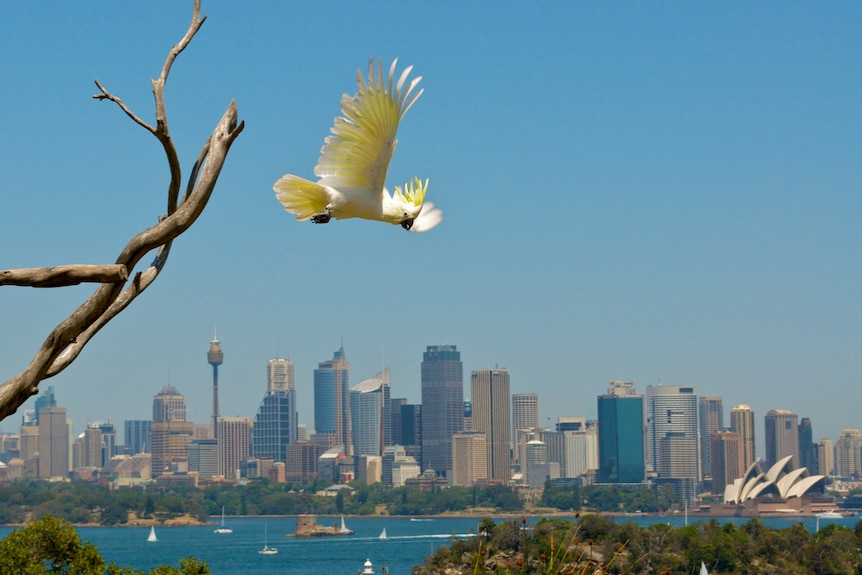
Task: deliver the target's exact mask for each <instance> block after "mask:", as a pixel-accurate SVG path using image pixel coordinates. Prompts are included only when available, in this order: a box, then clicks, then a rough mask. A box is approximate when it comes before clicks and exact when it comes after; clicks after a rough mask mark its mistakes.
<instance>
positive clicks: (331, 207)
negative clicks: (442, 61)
mask: <svg viewBox="0 0 862 575" xmlns="http://www.w3.org/2000/svg"><path fill="white" fill-rule="evenodd" d="M397 62H398V60H397V59H396V60H394V61H393V62H392V65H391V66H390V67H389V73H388V74H386V75H384V73H383V64H382V62H379V63H378V64H377V67H376V68H375V66H374V59H373V58H372V59H371V61H370V62H369V64H368V77H367V78H364V77H363V76H362V73H361V72H360V71H357V72H356V82H357V84H358V86H359V91H358V92H357V93H356V94H355V95H353V96H348V95H347V94H345V95H344V96H342V97H341V113H342V114H343V116H339V117H337V118H335V124H334V125H333V126H332V130H331V132H332V135H331V136H327V137H326V139H325V140H324V143H323V147H322V148H321V150H320V159H319V160H318V161H317V166H315V168H314V175H315V176H317V177H318V178H319V179H318V180H317V181H316V182H312V181H310V180H306V179H304V178H300V177H299V176H294V175H292V174H286V175H284V176H282V177H281V178H279V180H278V181H277V182H275V184H274V185H273V186H272V189H273V190H274V191H275V196H276V198H277V199H278V201H279V202H281V204H282V205H283V206H284V209H285V210H287V211H288V212H290V213H292V214H295V215H296V219H297V220H308V219H310V220H311V221H312V222H314V223H317V224H325V223H327V222H329V220H330V219H332V218H335V219H346V218H364V219H366V220H378V221H381V222H389V223H390V224H400V225H401V227H403V228H404V229H405V230H410V231H414V232H424V231H428V230H430V229H431V228H433V227H434V226H436V225H437V224H438V223H440V220H441V219H442V212H441V211H440V210H439V209H435V208H434V204H432V203H431V202H425V193H426V192H427V191H428V180H427V179H426V180H425V181H424V182H423V181H422V180H420V179H419V178H413V180H411V181H410V182H408V183H407V184H405V185H404V188H403V189H402V188H401V187H400V186H396V187H395V194H393V195H390V194H389V192H388V191H387V190H386V188H385V187H384V186H385V183H386V170H387V169H388V168H389V161H390V160H391V159H392V154H393V152H395V145H396V143H397V140H396V139H395V133H396V132H397V131H398V124H399V123H400V122H401V118H403V117H404V114H405V113H406V112H407V110H409V109H410V106H412V105H413V103H414V102H415V101H416V99H417V98H419V96H420V95H422V91H423V90H421V89H420V90H418V91H417V92H415V93H414V92H413V90H414V88H416V85H417V84H418V83H419V81H420V80H421V79H422V77H421V76H419V77H416V78H413V79H412V80H410V83H409V84H407V85H406V86H405V82H407V77H408V76H409V75H410V71H411V70H412V69H413V67H412V66H408V67H407V68H406V69H405V70H404V71H403V72H401V76H399V78H398V81H397V82H395V81H394V80H395V65H396V64H397ZM393 83H394V86H393Z"/></svg>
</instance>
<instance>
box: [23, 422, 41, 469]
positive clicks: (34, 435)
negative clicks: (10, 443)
mask: <svg viewBox="0 0 862 575" xmlns="http://www.w3.org/2000/svg"><path fill="white" fill-rule="evenodd" d="M19 435H20V436H21V441H20V443H19V445H18V453H19V457H20V458H21V459H23V460H24V461H27V460H28V459H37V458H38V457H39V426H38V425H22V426H21V429H20V430H19Z"/></svg>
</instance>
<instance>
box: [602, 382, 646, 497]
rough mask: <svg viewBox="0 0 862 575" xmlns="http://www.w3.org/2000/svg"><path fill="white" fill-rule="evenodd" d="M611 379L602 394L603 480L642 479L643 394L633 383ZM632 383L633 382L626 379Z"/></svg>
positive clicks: (627, 480) (633, 480)
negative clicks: (638, 391)
mask: <svg viewBox="0 0 862 575" xmlns="http://www.w3.org/2000/svg"><path fill="white" fill-rule="evenodd" d="M615 383H619V382H611V385H610V387H609V388H608V394H607V395H600V396H599V398H598V412H599V472H598V481H599V483H642V482H643V480H644V477H645V475H646V474H645V468H644V419H643V396H641V395H634V387H633V386H631V385H626V386H616V385H614V384H615ZM625 383H630V382H625Z"/></svg>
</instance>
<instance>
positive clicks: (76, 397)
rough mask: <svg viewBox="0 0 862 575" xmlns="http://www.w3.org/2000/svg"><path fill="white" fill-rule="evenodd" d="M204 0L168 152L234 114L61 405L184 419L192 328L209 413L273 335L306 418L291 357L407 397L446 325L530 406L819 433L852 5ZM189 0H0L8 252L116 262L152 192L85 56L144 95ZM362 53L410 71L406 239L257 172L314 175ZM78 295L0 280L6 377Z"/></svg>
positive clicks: (835, 382)
mask: <svg viewBox="0 0 862 575" xmlns="http://www.w3.org/2000/svg"><path fill="white" fill-rule="evenodd" d="M203 12H204V13H205V14H207V15H208V16H209V18H208V20H207V21H206V23H205V24H204V26H203V28H202V30H201V31H200V33H199V35H198V37H197V38H195V40H194V42H193V43H192V45H191V46H190V47H189V49H188V50H187V51H186V52H185V53H183V54H182V55H181V56H180V57H179V59H178V60H177V62H176V64H175V66H174V69H173V71H172V73H171V77H170V80H169V82H168V86H167V90H166V93H167V104H168V114H169V121H170V124H171V131H172V134H173V135H174V138H175V140H176V142H177V145H178V148H179V150H180V153H181V155H182V160H183V168H184V170H185V172H184V176H187V173H188V170H189V169H190V167H191V165H192V162H193V161H194V158H195V157H196V156H197V153H198V151H199V149H200V147H201V145H202V144H203V142H204V141H205V139H206V138H207V137H208V135H209V134H210V132H211V131H212V128H213V126H214V125H215V123H216V121H217V120H218V118H219V117H220V116H221V114H222V112H223V111H224V109H225V108H226V107H227V105H228V104H229V103H230V101H231V99H235V100H236V102H237V106H238V108H239V117H240V119H242V120H245V122H246V129H245V131H244V133H243V134H242V135H241V136H240V138H239V139H238V140H237V142H236V143H235V145H234V147H233V149H232V150H231V153H230V155H229V156H228V159H227V162H226V166H225V169H224V172H223V173H222V175H221V177H220V179H219V182H218V185H217V187H216V190H215V193H214V195H213V197H212V199H211V201H210V203H209V205H208V207H207V209H206V210H205V211H204V213H203V215H202V216H201V217H200V219H199V221H198V222H197V223H195V225H194V226H193V227H192V229H191V230H190V231H188V232H187V233H186V234H184V235H183V236H182V237H181V238H180V239H179V240H178V241H177V242H176V243H175V244H174V247H173V249H172V253H171V259H170V261H169V263H168V265H167V267H166V268H165V270H164V271H163V273H162V275H161V277H160V278H159V280H158V282H156V284H155V285H154V286H153V287H151V288H150V289H149V290H148V291H147V292H146V293H145V294H144V295H143V296H142V297H141V298H139V299H138V300H137V301H135V302H134V304H133V305H132V306H131V307H130V308H129V309H128V310H126V311H125V312H124V313H123V314H121V315H120V316H119V317H118V318H116V319H115V320H114V321H113V322H111V323H110V324H109V325H108V326H107V327H106V328H105V329H104V330H102V332H100V333H99V334H98V335H97V336H96V337H95V338H94V340H93V341H92V342H91V343H90V344H88V346H87V347H86V349H85V350H84V352H83V353H82V354H81V356H80V358H79V359H78V360H77V361H76V362H75V364H73V365H72V366H71V367H70V368H69V369H67V370H66V371H64V372H63V373H62V374H61V375H59V376H58V377H56V378H53V379H51V380H49V381H47V382H45V383H43V386H47V385H53V386H54V388H55V393H56V396H57V400H58V403H59V404H60V405H63V406H65V407H67V408H68V410H69V417H70V418H71V419H72V420H73V421H74V424H75V429H76V430H80V429H82V428H83V426H84V425H85V424H86V422H87V421H88V420H90V421H104V420H106V419H107V418H110V419H111V420H112V421H114V422H116V423H118V424H119V423H121V422H122V421H123V420H125V419H143V418H147V417H149V415H150V411H151V407H152V399H153V395H155V394H156V393H157V392H158V391H159V390H160V389H161V388H162V387H163V386H164V385H166V384H171V385H174V386H175V387H176V388H177V389H178V390H179V391H180V392H181V393H182V394H184V395H185V396H186V401H187V404H188V407H189V413H188V417H189V419H191V420H194V421H196V422H206V421H207V420H208V419H209V417H210V416H211V409H212V402H211V384H212V380H211V370H210V366H209V365H207V363H206V352H207V349H208V346H209V341H210V339H212V337H213V334H214V332H215V330H217V333H218V338H219V339H220V340H221V345H222V349H223V350H224V353H225V359H224V364H223V365H222V366H221V368H220V373H219V377H220V379H219V384H220V400H221V410H222V413H223V414H224V415H241V416H247V417H252V416H253V415H254V412H255V410H256V408H257V406H258V403H259V402H260V398H261V396H262V395H263V393H264V390H265V365H266V361H267V360H268V359H271V358H274V357H288V358H290V359H292V360H293V361H294V362H295V364H296V388H297V400H298V403H299V411H300V421H302V422H304V423H306V424H308V426H309V427H311V426H312V425H313V418H312V391H311V381H312V373H313V370H314V369H315V368H316V367H317V365H318V363H319V362H322V361H325V360H327V359H329V358H331V357H332V353H333V351H335V350H337V349H339V348H340V347H341V345H342V344H343V346H344V349H345V353H346V356H347V358H348V360H349V361H350V379H351V383H352V384H355V383H358V382H360V381H362V380H363V379H366V378H369V377H371V376H372V375H374V374H375V373H377V372H378V371H379V370H380V369H381V368H382V367H384V366H388V367H390V368H391V380H392V395H393V397H407V398H408V399H409V400H410V401H411V402H419V400H420V394H419V381H420V378H419V365H420V362H421V359H422V352H423V351H424V350H425V348H426V346H428V345H434V344H440V343H448V344H454V345H457V346H458V349H459V350H460V352H461V358H462V361H463V363H464V370H465V372H467V373H469V371H470V370H473V369H482V368H490V367H494V366H497V365H498V366H501V367H506V368H507V369H508V370H509V373H510V376H511V389H512V392H514V393H517V392H536V393H538V394H539V396H540V410H541V413H540V415H541V422H542V423H543V424H547V423H548V422H549V421H550V422H554V421H556V419H557V418H558V417H561V416H570V415H576V416H585V417H594V416H595V409H596V396H597V395H599V394H602V393H604V392H605V390H606V387H607V382H608V381H609V380H612V379H626V380H633V381H635V382H636V385H637V386H638V388H639V389H641V390H643V389H645V388H646V386H647V385H656V384H658V383H665V384H670V385H691V386H694V387H695V388H696V389H697V393H698V394H699V395H718V396H721V397H722V398H723V401H724V406H725V411H729V409H730V408H731V407H732V406H734V405H736V404H739V403H746V404H749V405H751V406H752V408H753V409H754V411H755V413H756V416H757V424H758V426H761V425H762V416H763V415H765V414H766V412H767V411H769V410H770V409H777V408H781V409H789V410H792V411H794V412H796V413H798V414H799V415H800V417H810V418H811V420H812V422H813V429H814V436H815V439H817V438H820V437H829V438H831V439H833V440H834V439H835V438H836V437H837V435H838V433H839V432H840V430H841V429H842V428H847V427H850V428H852V427H856V428H860V427H862V420H860V416H859V413H858V404H859V400H860V392H859V389H858V385H857V382H858V381H859V376H860V371H862V359H860V354H859V349H860V348H862V345H860V344H862V335H860V330H859V325H860V319H862V313H860V305H859V298H858V294H859V293H860V288H862V273H860V272H862V270H860V252H859V249H858V246H859V245H860V244H862V241H860V240H862V231H860V226H859V224H858V214H859V213H860V208H862V201H860V195H859V192H858V189H859V185H860V182H862V170H860V166H862V162H860V160H862V157H860V151H862V136H860V134H862V112H860V107H859V104H858V103H859V102H860V101H862V98H860V97H862V89H860V77H861V76H860V72H862V70H860V62H862V44H860V42H859V41H858V28H859V23H860V21H862V19H860V16H862V7H860V6H858V5H852V4H841V5H838V4H834V5H826V6H825V7H824V6H821V5H788V4H784V3H781V4H779V3H763V4H757V5H754V6H751V5H707V6H703V5H676V6H665V7H658V8H657V7H652V6H637V7H632V6H613V7H608V6H605V5H599V4H595V5H590V4H587V5H569V4H553V5H547V6H542V7H541V9H540V8H537V7H535V6H532V5H522V4H517V3H502V4H496V5H495V6H494V8H493V10H491V9H489V8H488V7H485V6H463V5H457V4H455V3H452V4H451V5H450V4H442V5H441V4H435V5H433V6H432V5H399V4H393V5H385V6H379V7H376V8H375V9H371V8H370V7H368V6H365V5H361V4H356V5H348V4H334V5H333V4H314V3H308V4H305V5H294V4H283V5H282V4H275V5H267V4H266V3H264V4H258V5H238V4H235V3H230V2H224V1H206V0H204V2H203ZM190 15H191V3H190V2H189V3H185V2H167V1H159V2H151V3H147V4H146V5H143V4H142V5H127V4H115V3H110V2H97V3H88V4H87V5H83V6H79V5H73V4H68V5H67V4H57V5H51V6H42V5H40V6H38V7H34V6H30V5H26V4H21V5H11V6H7V7H6V8H5V10H4V18H3V19H2V20H0V52H2V56H0V62H2V64H0V70H2V72H3V74H4V78H5V79H6V81H5V82H4V83H3V86H2V88H0V99H2V102H3V103H4V107H5V109H6V110H7V111H9V113H8V114H7V115H6V116H7V117H6V118H5V122H6V131H7V137H6V138H3V139H2V141H0V153H2V157H3V162H2V165H3V168H2V170H0V189H2V190H3V197H4V207H3V210H0V230H2V232H0V233H2V240H3V241H2V242H0V261H2V262H3V264H2V267H3V268H4V269H5V268H18V267H34V266H48V265H59V264H66V263H108V262H112V261H113V260H114V259H115V258H116V256H117V253H118V252H119V250H120V249H121V248H122V246H123V245H124V244H125V242H126V241H127V240H128V238H129V237H130V236H131V235H133V234H134V233H137V232H138V231H140V230H141V229H144V228H145V227H147V226H150V225H152V224H154V223H155V222H156V221H157V217H158V216H159V215H161V214H162V213H163V212H164V205H163V201H164V200H163V197H164V193H163V191H164V189H165V187H166V185H167V176H168V173H167V167H166V162H165V159H164V154H163V152H162V151H161V148H160V147H159V146H158V144H157V142H156V141H155V139H153V138H152V136H150V135H149V134H147V133H146V132H145V131H144V130H142V129H141V128H140V127H139V126H137V125H135V124H134V123H133V122H131V121H130V120H129V118H127V117H126V116H125V115H124V114H122V112H121V111H120V110H119V109H117V107H116V106H114V105H113V104H110V103H106V102H101V103H100V102H96V101H93V100H92V99H91V97H90V96H91V95H92V94H93V93H95V91H96V88H95V86H94V84H93V81H94V80H96V79H98V80H100V81H101V82H102V83H103V84H104V85H105V86H106V87H107V88H109V89H110V90H111V91H112V92H114V93H115V94H117V95H118V96H119V97H121V98H123V100H124V101H125V102H126V103H127V104H128V105H129V106H130V107H131V108H132V109H133V110H135V111H136V112H137V113H138V114H140V115H141V116H143V117H145V118H147V119H150V118H151V117H152V94H151V87H150V85H149V81H148V80H149V78H150V77H154V76H156V75H157V74H158V70H159V69H160V67H161V65H162V63H163V61H164V58H165V55H166V54H167V51H168V50H169V49H170V47H171V46H172V45H173V44H174V43H175V42H176V41H177V40H178V39H179V38H180V37H181V35H182V34H183V33H184V31H185V29H186V28H187V26H188V22H189V17H190ZM22 46H26V47H27V49H26V50H22V49H21V47H22ZM372 56H374V57H379V58H382V59H383V60H384V61H385V62H389V61H391V60H392V59H393V58H395V57H398V58H399V64H400V66H407V65H414V66H415V68H414V73H415V74H417V75H421V76H423V80H422V83H421V86H422V87H424V88H425V93H424V94H423V95H422V97H421V98H420V99H419V100H418V101H417V103H416V104H415V105H414V106H413V108H411V110H410V111H409V112H408V114H407V115H406V117H405V119H404V121H403V122H402V125H401V127H400V129H399V146H398V149H397V151H396V153H395V155H394V158H393V161H392V164H391V166H390V171H389V177H388V181H387V185H388V187H389V189H390V190H391V189H392V188H393V187H394V186H395V185H401V184H403V183H404V182H405V181H407V179H408V178H412V177H413V176H419V177H422V178H425V177H427V178H429V179H430V186H429V191H428V199H429V200H431V201H433V202H434V203H435V205H437V206H438V207H440V208H442V209H443V211H444V219H443V222H442V223H441V224H440V226H438V227H437V228H436V229H434V230H432V231H431V232H429V233H427V234H421V235H419V234H405V233H404V231H403V230H401V229H400V228H399V227H393V226H388V225H385V224H379V223H370V222H364V221H338V222H332V223H330V224H328V225H326V226H314V225H312V224H310V223H308V222H304V223H298V222H295V221H294V218H293V216H291V215H290V214H286V213H285V212H284V211H283V209H282V208H281V206H280V205H279V204H278V202H276V200H275V199H274V197H273V193H272V183H273V182H274V181H275V180H276V179H277V178H278V177H280V176H281V175H283V174H284V173H288V172H290V173H296V174H300V175H303V176H305V177H311V176H312V169H313V167H314V165H315V163H316V161H317V158H318V154H319V150H320V146H321V145H322V143H323V138H324V137H325V136H326V135H327V134H328V133H329V129H330V127H331V125H332V118H333V117H334V116H336V115H338V114H339V113H340V110H339V107H338V103H339V99H340V97H341V95H342V93H349V94H352V93H354V91H355V88H356V84H355V71H356V69H357V68H360V69H363V70H364V69H365V68H366V66H367V62H368V59H369V58H370V57H372ZM145 262H147V263H148V262H149V258H145ZM91 290H92V288H91V287H86V286H85V287H73V288H62V289H54V290H34V289H25V288H12V287H4V288H2V290H0V307H2V310H3V312H2V322H0V323H2V326H3V329H2V331H0V350H2V351H0V371H2V374H3V375H2V379H3V380H5V379H7V378H8V377H11V376H13V375H14V374H15V373H17V372H18V371H20V370H21V369H23V368H24V367H25V366H26V364H27V362H29V360H30V359H31V357H32V356H33V354H34V353H35V352H36V350H37V349H38V346H39V345H40V344H41V342H42V341H43V339H44V338H45V337H46V335H47V334H48V332H49V331H50V330H51V328H53V326H54V325H56V324H57V323H58V322H59V321H61V320H62V319H63V318H65V317H66V316H67V315H68V314H69V313H70V312H71V311H72V310H73V309H74V308H75V307H76V306H77V305H79V304H80V303H81V302H82V301H83V300H84V299H85V298H86V297H87V296H88V295H89V293H90V292H91ZM466 379H467V380H466V381H465V391H466V390H467V389H468V387H469V378H466ZM23 409H32V401H31V402H28V404H27V405H25V407H24V408H23ZM724 423H725V425H727V421H725V422H724ZM19 424H20V411H19V413H18V414H15V415H13V416H11V417H10V418H8V419H7V420H5V421H3V422H2V423H0V430H3V431H13V430H15V429H16V428H17V426H18V425H19Z"/></svg>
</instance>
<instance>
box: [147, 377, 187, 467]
mask: <svg viewBox="0 0 862 575" xmlns="http://www.w3.org/2000/svg"><path fill="white" fill-rule="evenodd" d="M194 427H195V424H194V423H192V422H191V421H186V398H185V396H183V395H181V394H180V392H179V391H177V389H176V388H175V387H174V386H172V385H166V386H164V387H163V388H162V389H161V391H160V392H159V393H158V394H156V395H155V396H154V397H153V423H152V425H151V426H150V438H151V442H152V443H151V445H150V448H151V450H152V474H153V477H156V476H158V475H160V474H162V473H164V472H165V471H167V470H168V469H169V468H170V467H171V465H172V464H173V463H175V462H177V461H188V458H189V444H190V443H191V441H192V439H193V437H194Z"/></svg>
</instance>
